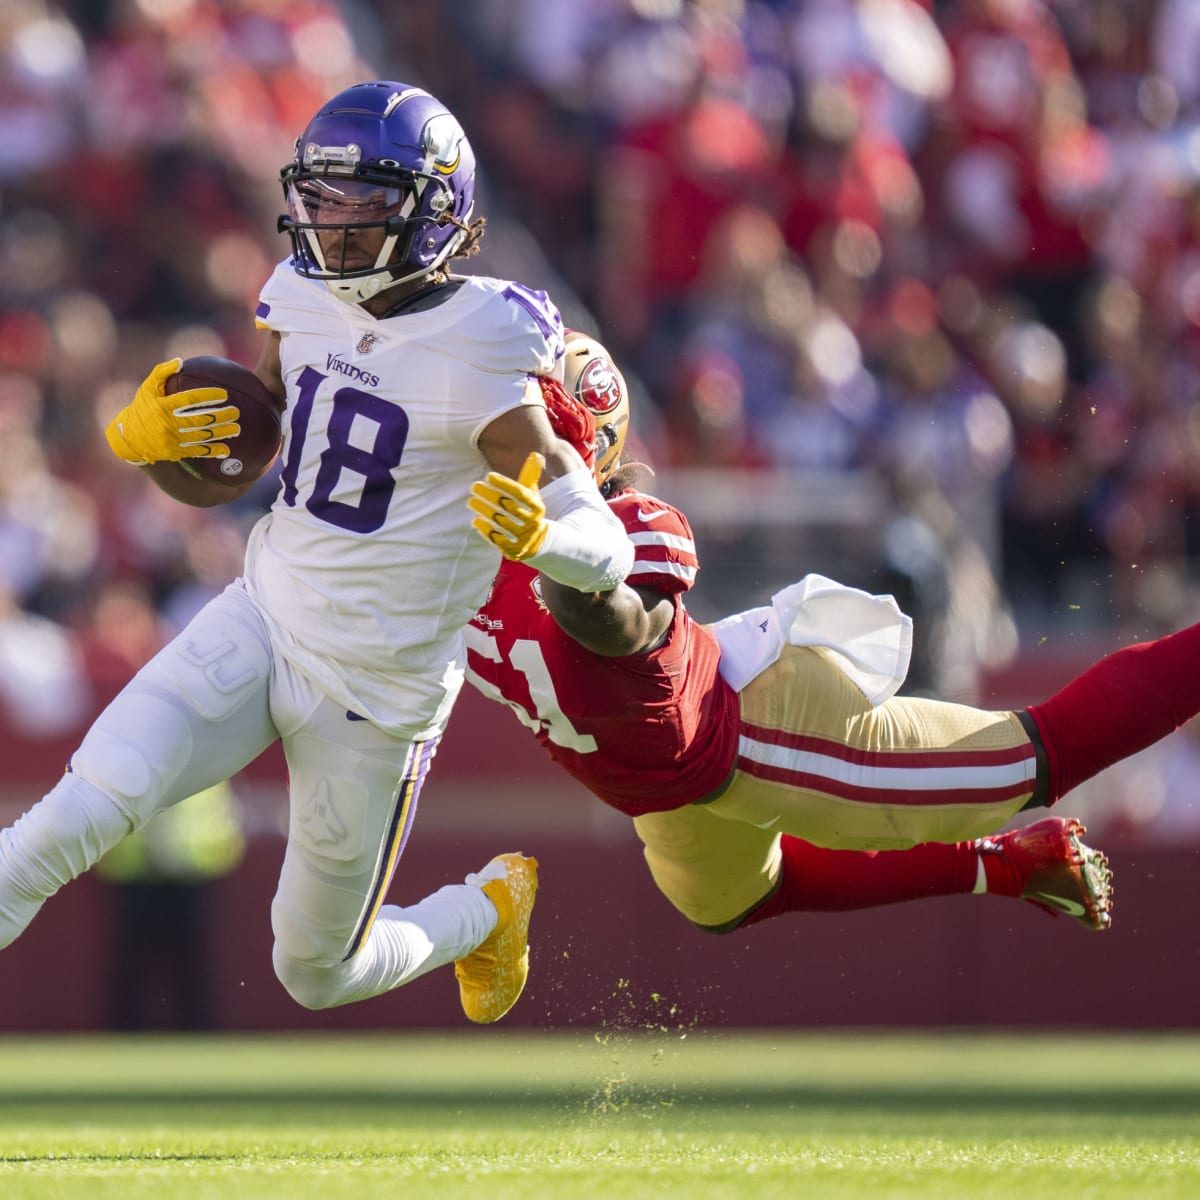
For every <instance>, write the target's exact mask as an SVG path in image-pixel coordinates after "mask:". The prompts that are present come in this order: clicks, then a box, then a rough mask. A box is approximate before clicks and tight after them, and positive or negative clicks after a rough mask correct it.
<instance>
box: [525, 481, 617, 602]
mask: <svg viewBox="0 0 1200 1200" xmlns="http://www.w3.org/2000/svg"><path fill="white" fill-rule="evenodd" d="M541 495H542V502H543V503H544V504H545V505H546V517H547V525H548V529H547V531H546V540H545V542H543V543H542V548H541V549H540V550H539V551H538V552H537V553H536V554H533V555H531V556H530V557H529V558H527V559H526V560H525V561H526V562H527V563H528V564H529V565H530V566H531V567H536V568H537V569H538V570H539V571H541V572H542V573H543V574H545V575H547V576H549V577H550V578H551V579H553V580H554V581H555V582H556V583H561V584H562V585H563V586H564V587H570V588H575V590H576V591H580V592H611V591H612V589H613V588H615V587H616V586H617V584H619V583H621V582H622V581H623V580H624V579H625V576H626V575H628V574H629V570H630V568H631V567H632V566H633V543H632V542H631V541H630V540H629V536H628V534H626V532H625V527H624V525H622V523H621V521H620V520H619V519H618V518H617V517H616V516H615V515H614V514H613V513H612V512H611V511H610V510H609V507H608V505H607V504H606V503H605V502H604V500H603V498H602V497H601V495H600V492H599V491H598V490H597V488H596V480H595V477H594V476H593V475H592V473H591V471H589V470H587V469H586V468H583V469H580V470H578V471H571V472H570V473H569V474H567V475H563V476H562V477H561V478H559V479H555V480H554V481H553V482H552V483H548V484H547V485H546V486H545V487H544V488H542V491H541Z"/></svg>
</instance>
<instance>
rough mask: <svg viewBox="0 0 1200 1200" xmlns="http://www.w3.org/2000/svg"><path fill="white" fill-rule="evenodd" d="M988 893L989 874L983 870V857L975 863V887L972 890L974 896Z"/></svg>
mask: <svg viewBox="0 0 1200 1200" xmlns="http://www.w3.org/2000/svg"><path fill="white" fill-rule="evenodd" d="M986 891H987V872H986V871H985V870H984V869H983V855H982V854H981V855H980V856H979V858H978V859H977V860H976V863H975V886H974V887H973V888H972V889H971V894H972V895H974V896H982V895H983V894H984V893H985V892H986Z"/></svg>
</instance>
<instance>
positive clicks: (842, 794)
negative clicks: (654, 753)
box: [634, 646, 1037, 927]
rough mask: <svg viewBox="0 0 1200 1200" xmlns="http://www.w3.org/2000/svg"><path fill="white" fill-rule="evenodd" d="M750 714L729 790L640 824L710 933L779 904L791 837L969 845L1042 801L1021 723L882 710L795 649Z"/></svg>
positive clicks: (945, 711) (757, 691) (935, 710)
mask: <svg viewBox="0 0 1200 1200" xmlns="http://www.w3.org/2000/svg"><path fill="white" fill-rule="evenodd" d="M740 701H741V733H740V737H739V742H738V757H737V769H736V771H735V772H734V776H733V780H732V782H731V783H730V785H729V786H728V787H727V788H726V789H725V791H724V792H723V793H722V794H721V795H720V796H719V797H718V798H717V799H715V800H712V801H708V802H702V803H698V804H689V805H685V806H684V807H683V808H679V809H675V810H673V811H671V812H661V813H649V814H647V815H645V816H641V817H637V818H636V819H635V821H634V827H635V828H636V829H637V833H638V836H639V837H640V838H641V840H642V842H643V844H644V846H645V854H646V861H647V863H648V865H649V867H650V871H651V874H652V875H653V876H654V880H655V882H656V883H657V884H658V886H659V888H660V890H661V891H662V892H663V893H664V894H665V895H666V896H667V898H668V899H669V900H670V901H671V903H672V904H674V905H675V907H676V908H678V909H679V910H680V912H682V913H683V914H684V915H685V916H686V917H687V918H688V919H689V920H691V921H693V922H695V923H696V924H697V925H703V926H713V927H720V926H727V925H729V924H730V923H731V922H734V921H736V919H737V918H739V917H741V916H743V915H744V914H746V913H748V912H749V911H751V910H752V909H753V908H755V907H756V906H757V905H758V904H759V903H761V902H762V901H763V900H764V899H765V898H766V897H767V896H768V895H770V893H771V891H772V889H773V888H774V886H775V884H776V882H777V880H778V878H779V870H780V852H779V839H780V836H781V835H782V834H785V833H787V834H791V835H792V836H794V837H798V838H803V839H804V840H805V841H807V842H812V843H814V844H815V845H818V846H826V847H829V848H831V849H844V850H894V849H903V848H905V847H908V846H914V845H917V844H919V843H922V842H958V841H965V840H967V839H970V838H976V837H982V836H984V835H985V834H988V833H994V832H995V831H996V830H998V829H1000V828H1002V827H1003V826H1004V825H1005V824H1006V823H1007V822H1008V821H1009V820H1010V819H1011V818H1012V817H1013V816H1014V815H1015V814H1016V813H1017V812H1019V811H1020V810H1021V809H1022V808H1023V807H1024V806H1025V805H1026V803H1027V802H1028V800H1029V799H1030V797H1031V796H1032V794H1033V791H1034V787H1035V783H1036V777H1037V763H1036V756H1035V751H1034V746H1033V743H1032V742H1031V741H1030V738H1029V735H1028V734H1027V733H1026V732H1025V729H1024V728H1023V726H1022V724H1021V722H1020V720H1019V718H1018V717H1017V715H1016V713H1013V712H987V711H984V710H982V709H977V708H971V707H969V706H967V705H963V704H950V703H946V702H943V701H938V700H927V699H922V698H916V697H903V696H895V697H893V698H892V699H891V700H888V701H887V702H886V703H884V704H882V705H880V706H879V707H877V708H872V707H871V705H870V704H869V703H868V702H867V701H866V699H865V698H864V696H863V694H862V693H861V692H860V691H859V690H858V689H857V688H856V687H855V686H854V685H853V684H852V683H851V682H850V681H849V680H848V679H847V678H846V676H845V675H843V674H842V673H841V671H839V670H838V669H837V667H836V666H835V665H834V664H833V663H832V662H831V661H830V659H829V658H827V657H826V655H825V654H824V652H823V651H821V650H820V649H814V648H802V647H795V646H787V647H785V648H784V651H783V654H782V656H781V657H780V658H779V660H778V661H777V662H776V663H774V664H773V665H772V666H771V667H768V668H767V670H765V671H764V672H763V673H762V674H761V675H759V676H758V677H757V678H756V679H754V680H752V681H751V682H750V683H749V684H748V685H747V686H746V688H745V689H743V691H742V692H741V694H740Z"/></svg>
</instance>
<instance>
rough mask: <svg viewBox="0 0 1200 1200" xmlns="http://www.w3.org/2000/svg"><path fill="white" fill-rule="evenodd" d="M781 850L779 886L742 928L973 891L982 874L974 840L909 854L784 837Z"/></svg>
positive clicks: (936, 845)
mask: <svg viewBox="0 0 1200 1200" xmlns="http://www.w3.org/2000/svg"><path fill="white" fill-rule="evenodd" d="M781 849H782V851H783V870H782V872H781V874H780V880H779V888H778V890H777V891H776V892H775V894H774V895H773V896H771V898H770V899H769V900H767V901H766V902H765V903H764V904H761V905H760V906H759V907H758V908H756V909H755V910H754V912H752V913H751V914H750V916H748V917H747V918H746V919H745V920H744V921H743V922H742V926H743V927H744V926H746V925H754V924H756V923H757V922H759V921H765V920H767V919H768V918H770V917H777V916H779V915H780V914H781V913H785V912H847V911H850V910H851V909H856V908H876V907H878V906H879V905H882V904H899V903H900V902H901V901H904V900H922V899H924V898H925V897H927V896H953V895H958V894H960V893H963V892H971V891H974V890H975V880H976V878H977V876H978V871H979V866H978V864H979V852H978V851H977V850H976V849H975V843H974V842H955V843H952V844H943V843H941V842H927V843H925V844H923V845H920V846H913V847H912V849H910V850H826V849H823V848H822V847H820V846H814V845H812V844H811V843H809V842H804V841H801V840H800V839H799V838H794V837H788V836H786V835H785V836H784V837H783V839H782V842H781ZM985 869H986V867H985ZM988 887H989V890H990V888H991V880H990V879H989V881H988Z"/></svg>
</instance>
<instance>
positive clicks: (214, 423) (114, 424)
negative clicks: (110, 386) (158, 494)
mask: <svg viewBox="0 0 1200 1200" xmlns="http://www.w3.org/2000/svg"><path fill="white" fill-rule="evenodd" d="M182 366H183V360H182V359H179V358H173V359H171V361H170V362H165V363H159V364H158V366H157V367H155V368H154V370H153V371H151V372H150V374H149V375H147V376H146V378H145V379H144V380H143V381H142V385H141V387H139V388H138V390H137V394H136V395H135V396H134V397H133V403H132V404H130V405H127V406H126V407H125V408H123V409H121V411H120V412H119V413H117V415H116V416H115V417H114V418H113V419H112V420H111V421H110V422H109V423H108V428H107V429H106V430H105V431H104V436H105V437H106V438H107V439H108V445H109V447H110V449H111V450H112V452H113V453H114V454H115V455H116V456H117V457H118V458H121V459H124V460H125V462H127V463H133V464H134V465H135V466H139V467H140V466H144V465H145V464H146V463H155V462H178V461H179V460H180V459H181V458H228V457H229V447H228V446H227V445H225V440H226V439H228V438H232V437H237V435H238V434H239V433H240V432H241V428H242V427H241V426H240V425H239V424H238V423H237V422H238V419H239V418H240V417H241V415H242V414H241V412H240V411H239V410H238V408H237V405H235V404H230V403H229V402H228V401H229V393H228V392H227V391H226V390H225V389H224V388H220V387H201V388H189V389H188V390H186V391H182V392H175V393H174V394H173V395H171V396H168V395H167V393H166V384H167V380H168V379H170V378H171V376H172V375H175V374H178V372H179V369H180V367H182Z"/></svg>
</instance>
